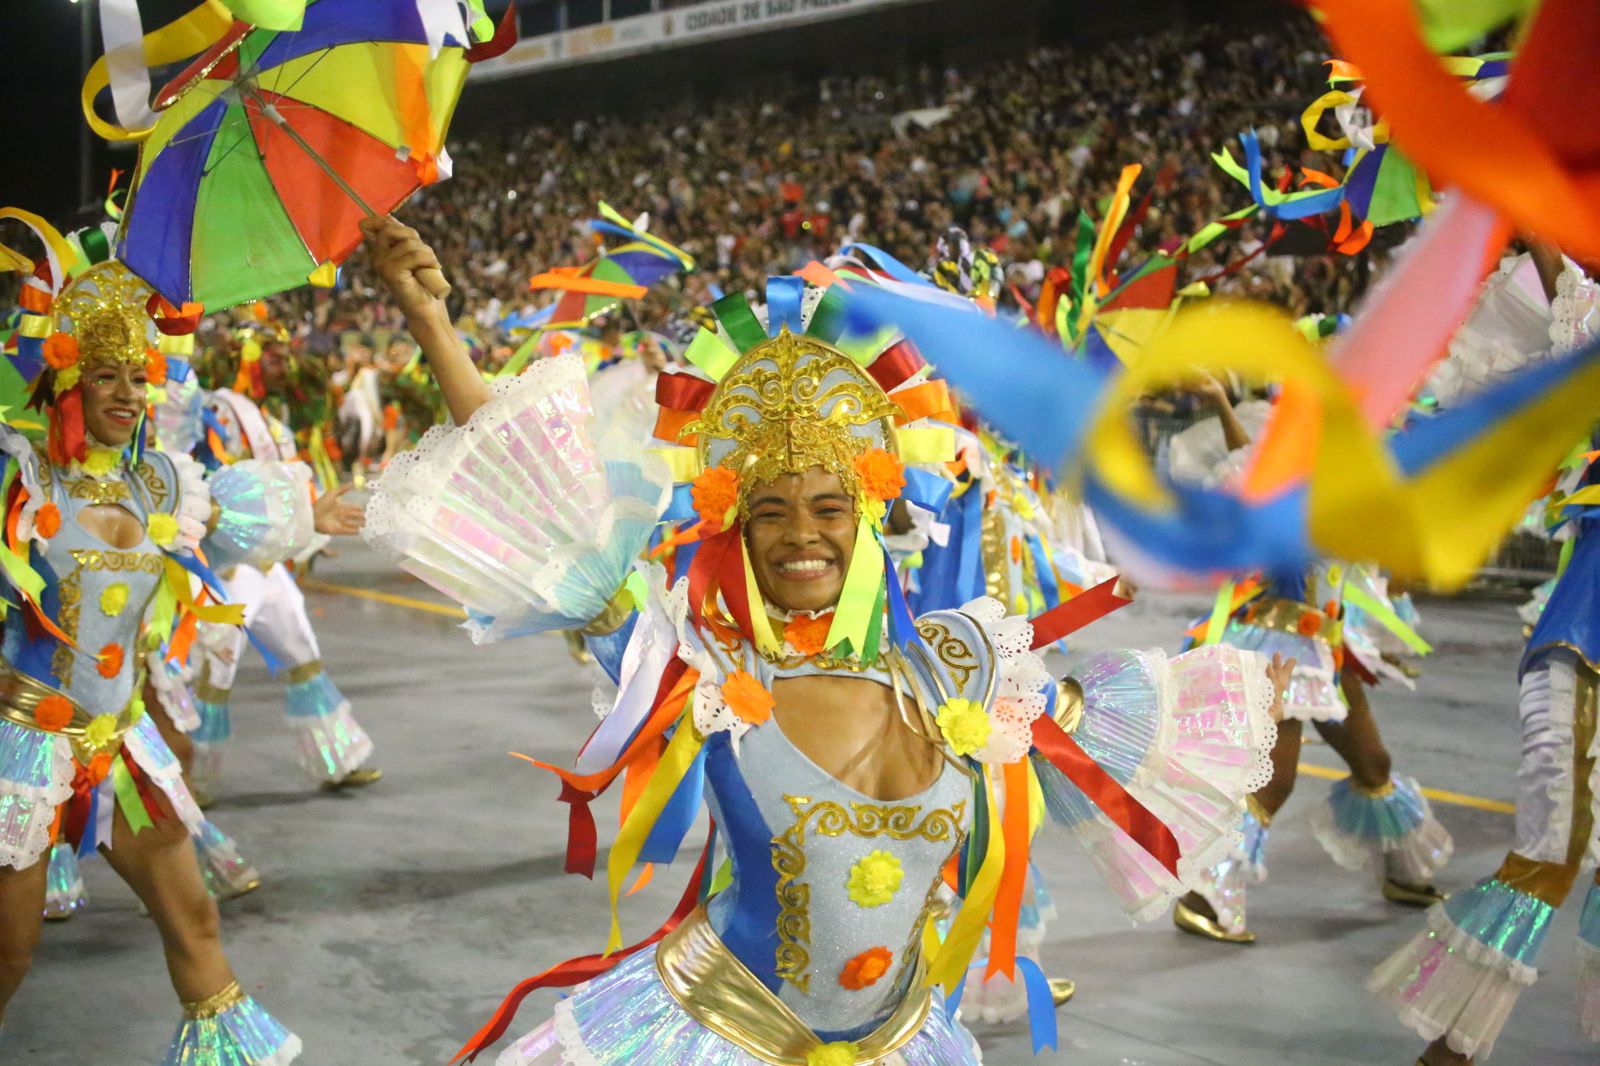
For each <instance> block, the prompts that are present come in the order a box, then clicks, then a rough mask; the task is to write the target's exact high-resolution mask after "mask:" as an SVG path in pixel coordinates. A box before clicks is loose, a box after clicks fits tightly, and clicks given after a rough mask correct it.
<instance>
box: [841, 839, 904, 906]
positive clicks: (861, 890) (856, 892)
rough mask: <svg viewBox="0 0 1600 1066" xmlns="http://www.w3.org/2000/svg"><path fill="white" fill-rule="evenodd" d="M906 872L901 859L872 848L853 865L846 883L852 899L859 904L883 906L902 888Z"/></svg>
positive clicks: (851, 900)
mask: <svg viewBox="0 0 1600 1066" xmlns="http://www.w3.org/2000/svg"><path fill="white" fill-rule="evenodd" d="M905 876H906V874H905V870H903V869H901V867H900V860H899V859H897V858H895V857H894V856H893V855H891V854H890V853H889V852H887V851H869V852H867V853H866V854H865V855H863V856H862V857H861V858H859V859H857V860H856V864H855V865H854V866H852V867H850V880H849V882H848V883H847V884H846V886H845V887H846V889H847V890H848V891H849V893H850V902H852V903H854V904H855V905H856V906H858V907H881V906H883V905H884V904H885V903H888V902H889V901H890V900H891V899H893V898H894V894H895V893H896V892H898V891H900V883H901V882H902V881H904V880H905Z"/></svg>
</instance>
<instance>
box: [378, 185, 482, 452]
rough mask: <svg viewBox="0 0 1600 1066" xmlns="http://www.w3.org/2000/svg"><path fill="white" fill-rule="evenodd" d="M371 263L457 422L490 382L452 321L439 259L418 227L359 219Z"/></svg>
mask: <svg viewBox="0 0 1600 1066" xmlns="http://www.w3.org/2000/svg"><path fill="white" fill-rule="evenodd" d="M361 230H362V232H363V233H365V234H366V235H367V250H368V253H369V254H370V255H371V256H372V265H373V267H374V269H376V270H377V272H378V276H379V277H381V278H382V279H383V283H384V285H386V286H387V287H388V289H389V294H390V295H391V296H393V297H394V301H395V303H397V304H399V306H400V310H401V311H402V312H403V313H404V314H405V316H406V328H407V329H408V330H410V332H411V336H412V337H413V338H414V339H415V340H416V342H417V345H418V346H419V347H421V349H422V353H423V354H424V355H425V356H427V358H428V365H429V366H430V367H432V368H433V376H434V378H435V379H436V380H437V381H438V382H439V391H441V392H442V393H444V401H445V405H446V406H447V407H448V408H449V409H450V417H451V418H452V419H454V420H455V423H456V425H458V426H459V425H464V424H465V423H466V421H467V419H469V418H471V417H472V413H473V412H474V411H476V410H477V409H478V408H480V407H482V406H483V405H484V404H485V403H487V402H488V400H489V396H490V392H489V386H488V385H487V384H485V383H484V380H483V375H481V374H479V373H478V368H477V367H476V366H474V365H473V363H472V357H471V356H470V355H468V354H467V349H466V347H465V346H464V345H463V344H462V343H461V339H460V338H459V337H457V336H456V331H455V327H454V326H452V325H451V324H450V313H449V311H448V310H446V308H445V303H444V298H445V297H446V296H447V295H449V293H450V283H449V282H447V281H445V277H444V271H443V270H441V269H440V267H439V257H438V256H436V255H434V253H433V249H432V248H430V247H428V245H427V244H426V243H424V242H423V240H422V238H421V237H419V236H417V231H416V230H414V229H412V228H411V227H410V226H407V225H405V224H404V223H402V222H400V221H399V220H397V219H395V218H394V217H393V216H389V217H385V218H369V219H366V220H365V221H363V222H362V223H361Z"/></svg>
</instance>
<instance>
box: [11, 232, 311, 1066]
mask: <svg viewBox="0 0 1600 1066" xmlns="http://www.w3.org/2000/svg"><path fill="white" fill-rule="evenodd" d="M64 246H65V245H64V242H62V243H61V244H59V245H56V247H64ZM71 265H72V264H70V263H63V262H61V260H60V256H59V253H57V252H55V251H52V252H51V253H50V255H49V256H48V257H47V260H46V261H45V263H44V264H43V265H41V267H40V268H39V270H38V271H37V272H36V279H34V280H37V281H38V284H34V283H33V280H30V282H29V284H28V289H29V292H30V295H29V297H28V301H27V303H26V306H27V308H28V311H29V313H30V314H34V315H36V316H38V317H42V318H45V319H47V322H48V325H49V326H51V327H53V329H54V332H50V333H49V336H48V337H47V339H45V340H44V341H43V343H42V345H41V347H40V349H39V351H38V352H37V353H30V355H31V357H33V358H37V356H38V355H42V357H43V360H44V369H43V372H42V373H41V374H40V376H39V380H38V386H37V392H36V396H37V398H38V401H39V403H40V404H41V406H42V407H43V409H44V412H45V416H46V421H47V423H48V430H47V437H46V443H45V445H44V447H43V449H42V450H40V451H36V450H35V448H34V446H33V445H32V444H30V442H29V441H28V440H27V439H26V438H25V437H23V436H22V435H21V434H20V433H17V432H15V431H14V430H12V429H10V428H9V427H7V428H4V429H0V442H3V444H0V446H3V450H4V451H5V453H6V455H7V456H8V472H7V475H6V478H5V484H6V486H7V489H6V507H7V510H8V513H9V515H10V520H9V523H8V524H9V525H11V528H13V529H15V530H16V533H15V536H14V537H13V538H12V539H11V541H10V544H9V545H8V547H7V549H6V552H7V557H8V560H9V561H8V563H7V566H6V567H5V573H6V581H7V582H8V584H10V585H11V592H10V597H13V598H15V599H17V600H18V601H20V602H21V604H22V606H21V608H20V609H13V610H11V611H10V612H9V613H8V614H7V615H6V617H5V620H4V641H3V662H0V688H3V690H4V691H3V694H0V1012H3V1011H4V1009H5V1007H6V1005H7V1004H8V1003H9V1002H10V1000H11V999H12V997H13V996H14V995H15V994H16V991H17V989H18V986H19V985H21V983H22V980H23V978H24V977H25V976H26V974H27V972H28V969H29V966H30V963H31V959H32V952H33V948H34V946H35V944H36V943H37V941H38V937H39V931H40V925H41V922H42V911H43V907H44V900H45V880H46V863H45V861H44V856H45V853H46V852H47V851H48V849H49V848H50V846H51V844H52V843H53V842H54V841H55V840H56V839H57V838H58V837H60V838H64V839H65V840H66V841H68V842H69V843H70V844H71V845H72V846H73V847H74V848H76V849H77V850H78V851H79V852H81V853H85V854H87V853H89V852H92V851H94V850H96V849H99V850H100V851H101V852H102V853H103V854H104V855H105V856H106V858H107V860H108V861H109V862H110V864H111V866H112V868H113V869H114V870H115V871H116V872H117V874H118V875H119V876H120V877H122V879H123V880H124V881H125V882H127V884H128V885H129V887H131V888H132V889H133V890H134V892H135V893H136V894H137V895H138V896H139V898H140V900H141V901H142V902H143V903H144V905H145V907H146V908H147V909H148V910H149V912H150V915H151V917H152V918H153V919H154V921H155V924H156V928H157V929H158V931H159V932H160V935H161V938H162V943H163V946H164V947H165V950H166V958H167V966H168V971H169V974H170V976H171V979H172V984H173V988H174V990H175V991H176V992H177V994H178V998H179V999H180V1000H181V1001H182V1003H183V1009H184V1020H183V1021H182V1022H181V1023H180V1024H179V1026H178V1030H177V1033H176V1035H175V1037H174V1039H173V1042H172V1046H171V1048H170V1049H169V1050H168V1052H167V1057H166V1059H165V1060H164V1061H165V1062H166V1063H168V1064H169V1066H178V1064H188V1063H203V1064H216V1066H221V1064H223V1063H228V1064H239V1066H283V1064H285V1063H288V1062H290V1061H293V1060H294V1059H295V1058H296V1057H298V1055H299V1051H300V1041H299V1040H298V1038H296V1037H295V1036H294V1035H293V1034H291V1033H290V1032H288V1031H287V1030H286V1029H284V1027H283V1026H282V1025H280V1024H279V1023H278V1022H277V1021H276V1020H275V1019H273V1018H272V1017H271V1016H270V1015H269V1014H267V1013H266V1011H265V1010H263V1009H262V1008H261V1007H260V1006H259V1005H258V1004H257V1003H256V1002H255V1000H254V999H252V998H251V997H250V996H248V995H246V994H245V993H244V992H243V990H242V989H241V988H240V986H239V983H238V981H237V980H235V978H234V974H233V970H232V968H231V967H230V966H229V964H228V961H227V959H226V957H225V956H224V954H223V951H222V947H221V940H220V933H219V923H218V916H217V909H216V904H215V903H214V902H213V901H212V899H211V897H210V896H208V895H207V893H206V889H205V884H204V881H203V879H202V876H201V873H200V868H199V865H198V864H197V862H196V859H195V851H194V849H193V847H191V845H190V843H189V838H190V834H191V833H192V832H194V831H196V829H197V828H198V827H199V826H200V825H201V823H202V821H203V819H202V816H201V815H200V812H199V808H198V807H197V806H196V804H195V802H194V799H193V797H192V796H191V795H190V793H189V790H188V788H187V787H186V786H185V784H184V782H183V778H182V774H181V770H180V767H179V765H178V761H177V759H176V758H175V757H174V755H173V754H172V752H171V750H170V749H169V748H168V746H167V744H166V743H165V742H164V741H163V740H162V739H161V735H160V733H159V732H158V731H157V728H156V723H155V721H154V720H153V719H152V717H151V716H150V715H148V714H147V713H146V705H145V701H144V699H143V698H142V695H141V693H142V691H143V689H144V679H145V667H146V662H147V658H146V654H145V652H146V651H147V650H154V649H156V648H159V647H160V645H161V642H162V641H163V640H165V639H166V638H167V637H168V635H169V634H171V633H173V632H174V624H175V619H176V618H177V617H178V614H179V609H180V608H181V609H182V610H183V611H184V612H188V613H193V614H196V615H197V616H199V615H213V614H214V613H215V612H216V611H217V610H218V609H217V608H207V607H205V606H203V605H201V604H200V603H199V602H197V600H196V598H195V596H194V594H193V591H192V586H191V568H199V567H200V566H201V564H200V563H199V558H200V556H199V554H198V553H197V552H196V551H195V549H196V547H197V546H198V545H200V543H201V541H202V538H204V539H205V550H206V554H207V556H212V553H213V552H215V553H216V554H225V553H226V552H227V551H229V550H233V551H239V550H254V549H255V548H257V547H259V546H260V545H262V544H263V543H266V542H267V541H269V540H271V541H275V542H277V543H280V544H286V545H288V546H290V547H293V546H294V540H295V537H296V535H297V534H298V535H300V536H301V539H304V538H305V537H309V534H310V530H311V526H312V521H313V519H312V509H311V506H310V499H309V494H308V492H307V490H306V485H305V483H304V482H303V481H300V480H297V479H295V478H293V477H291V476H286V473H285V471H284V470H283V469H282V468H276V467H273V466H271V465H269V464H240V466H239V467H236V468H234V469H233V471H232V472H231V473H230V475H229V476H228V477H226V478H222V479H218V480H215V481H214V482H213V483H212V484H211V485H210V486H208V485H207V483H206V481H205V479H204V478H203V477H202V476H201V471H200V469H199V467H198V465H197V464H195V463H193V462H191V461H188V460H187V459H185V457H182V456H167V455H163V454H161V453H159V452H156V451H153V450H146V449H145V448H144V442H143V431H144V428H145V427H144V422H145V403H146V395H145V391H146V385H147V381H148V375H149V369H148V367H149V366H150V364H151V363H155V362H158V358H157V357H155V356H153V355H152V352H153V350H154V346H155V336H156V327H155V325H154V323H153V322H152V319H151V317H150V315H149V314H148V313H147V312H146V310H145V308H146V306H147V303H148V302H151V301H152V297H153V294H152V293H151V291H150V289H149V288H148V287H147V286H145V285H144V284H143V283H142V282H140V281H139V280H138V279H136V278H134V277H133V275H132V274H130V273H128V272H127V271H126V269H124V268H123V267H122V266H121V265H120V264H118V263H115V262H104V263H100V264H97V265H94V266H90V267H88V268H87V269H85V270H83V271H82V272H81V273H79V274H78V276H77V277H76V278H74V280H73V281H72V282H71V283H70V284H67V285H65V286H64V287H63V286H61V282H62V280H64V279H65V278H66V277H67V269H66V268H67V267H69V266H71ZM46 332H49V331H48V330H47V329H40V330H32V331H30V333H29V336H30V338H36V337H38V336H40V335H42V334H44V333H46ZM213 523H214V525H213ZM208 529H209V533H208ZM202 572H203V571H202ZM218 620H220V619H218ZM177 628H178V629H179V630H181V629H182V624H181V623H180V624H179V625H178V627H177ZM102 1035H103V1034H102ZM126 1055H131V1056H133V1057H137V1052H132V1051H128V1052H126Z"/></svg>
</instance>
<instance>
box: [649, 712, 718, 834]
mask: <svg viewBox="0 0 1600 1066" xmlns="http://www.w3.org/2000/svg"><path fill="white" fill-rule="evenodd" d="M680 728H681V727H680ZM705 781H706V751H705V748H703V747H702V748H701V749H700V754H698V755H696V756H695V758H694V762H692V763H690V764H689V770H688V772H687V773H685V774H684V775H683V780H682V781H679V782H678V787H677V788H676V789H674V790H673V792H672V798H671V799H669V800H667V805H666V806H665V807H663V808H661V813H660V815H658V816H657V817H656V824H655V825H653V826H651V827H650V835H649V836H648V837H647V838H646V839H645V842H644V847H643V848H641V849H640V850H639V858H640V860H641V861H643V862H672V861H673V860H674V859H676V858H677V857H678V849H679V848H680V847H681V846H682V845H683V838H684V837H686V836H688V835H689V829H690V828H691V827H692V826H693V825H694V820H695V818H696V817H697V816H698V815H699V813H700V804H701V801H702V800H703V799H704V798H705Z"/></svg>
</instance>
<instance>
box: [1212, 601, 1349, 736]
mask: <svg viewBox="0 0 1600 1066" xmlns="http://www.w3.org/2000/svg"><path fill="white" fill-rule="evenodd" d="M1222 643H1224V644H1227V645H1230V646H1232V647H1235V648H1243V649H1245V650H1246V651H1255V652H1260V653H1261V654H1262V655H1264V656H1266V657H1267V658H1268V659H1271V658H1272V657H1273V656H1274V655H1282V656H1283V657H1284V658H1285V659H1293V660H1294V661H1295V667H1294V672H1293V673H1292V674H1291V675H1290V677H1289V687H1288V688H1287V689H1286V690H1285V691H1284V693H1283V716H1284V717H1285V718H1298V719H1299V720H1300V721H1302V722H1342V721H1344V720H1345V716H1346V715H1348V714H1349V713H1350V708H1349V707H1347V706H1345V702H1344V697H1343V696H1342V695H1340V693H1339V670H1338V668H1337V667H1336V666H1335V665H1334V662H1333V649H1332V648H1330V647H1329V646H1328V642H1327V641H1325V640H1318V639H1316V638H1313V637H1303V636H1301V635H1300V634H1298V633H1285V632H1284V631H1282V630H1279V629H1267V628H1265V627H1264V626H1253V625H1247V624H1245V623H1242V622H1237V621H1230V622H1229V623H1228V625H1227V628H1226V629H1225V630H1223V634H1222Z"/></svg>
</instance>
